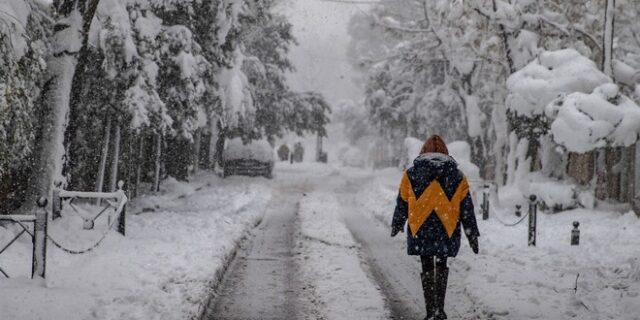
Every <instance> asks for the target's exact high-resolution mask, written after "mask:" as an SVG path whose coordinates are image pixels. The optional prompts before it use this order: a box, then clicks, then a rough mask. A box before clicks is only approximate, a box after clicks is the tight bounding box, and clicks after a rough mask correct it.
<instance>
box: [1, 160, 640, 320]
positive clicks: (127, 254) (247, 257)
mask: <svg viewBox="0 0 640 320" xmlns="http://www.w3.org/2000/svg"><path fill="white" fill-rule="evenodd" d="M275 173H276V176H275V178H274V179H273V180H266V179H263V178H256V179H252V178H246V177H231V178H229V179H226V180H221V179H219V178H217V177H215V176H212V175H203V176H202V177H200V179H196V181H195V182H192V183H191V184H183V183H177V182H175V181H174V182H167V183H165V187H166V188H168V189H167V190H166V191H165V193H164V194H161V195H157V196H151V197H148V198H144V197H143V198H139V199H137V200H136V202H135V203H132V207H131V209H132V210H131V211H130V212H132V213H131V215H130V217H129V220H128V228H129V229H128V231H130V233H128V235H127V237H121V236H119V235H117V234H113V235H110V236H109V237H108V238H107V240H106V242H105V244H104V245H103V246H102V247H100V248H99V249H97V250H96V251H94V252H91V253H90V254H88V255H84V256H67V255H65V254H63V253H62V252H59V251H56V250H55V249H52V250H50V252H49V262H50V264H49V265H48V267H49V269H48V278H47V280H46V281H45V282H38V281H32V280H28V279H27V278H25V277H22V278H20V277H17V278H16V279H9V280H0V295H1V296H2V297H3V299H1V300H0V319H3V320H4V319H21V320H22V319H54V320H55V319H61V320H62V319H65V320H66V319H72V320H73V319H78V320H81V319H82V320H84V319H132V320H134V319H135V320H138V319H158V320H164V319H167V320H169V319H186V318H190V319H204V320H211V319H274V318H275V319H364V318H366V319H390V318H393V319H419V318H422V317H423V316H424V309H423V298H422V290H421V285H420V282H419V272H420V270H419V269H420V264H419V261H418V259H417V258H416V257H410V256H407V255H406V244H405V242H406V239H405V235H404V234H400V235H399V236H398V237H396V238H390V237H389V233H390V229H389V221H390V219H391V214H392V211H393V206H394V199H395V197H396V195H397V180H398V179H399V176H400V174H401V172H400V171H399V170H398V169H385V170H377V171H370V170H360V169H354V168H344V167H333V166H331V165H322V164H311V163H303V164H294V165H290V164H288V163H287V164H284V163H281V164H278V166H277V167H276V172H275ZM472 187H473V186H472ZM145 208H150V209H151V211H148V210H147V211H146V213H141V214H136V213H137V212H141V211H145V210H143V209H145ZM498 216H499V217H500V219H501V220H504V221H507V222H511V221H513V220H515V217H514V216H513V212H511V210H510V209H508V208H501V207H500V206H495V207H492V215H491V218H490V219H489V220H487V221H483V220H479V221H478V223H479V228H480V231H481V234H482V236H481V239H480V254H478V255H474V254H473V253H471V250H470V249H469V248H468V246H467V244H466V240H463V241H464V242H463V245H462V248H461V250H460V253H459V255H458V257H456V258H455V259H450V260H449V267H450V269H451V274H450V277H449V289H448V291H447V296H446V310H447V313H448V314H449V316H450V319H505V320H506V319H553V320H555V319H568V318H578V319H594V320H595V319H624V320H638V319H640V309H639V305H638V304H637V301H638V297H640V258H639V257H640V237H638V236H637V230H640V220H639V219H638V218H637V217H636V216H635V214H634V213H626V214H620V213H617V212H607V211H596V210H584V209H579V210H572V211H566V212H562V213H559V214H545V213H541V214H540V215H539V217H538V226H539V229H538V246H537V247H527V244H526V233H527V231H526V225H525V224H524V223H523V224H521V225H518V226H516V227H505V226H504V225H502V224H500V223H499V222H498V220H497V219H496V218H497V217H498ZM70 217H71V216H70ZM69 219H71V218H69ZM573 220H580V222H581V223H582V224H581V230H582V239H581V243H580V246H579V247H574V246H570V245H569V241H568V236H569V231H570V228H571V222H572V221H573ZM80 222H81V221H80ZM258 222H260V223H259V224H257V223H258ZM77 223H78V221H75V220H69V223H65V222H64V221H62V222H59V221H58V222H55V223H53V225H52V228H51V230H52V232H53V234H54V235H56V236H57V237H62V239H63V240H64V241H65V243H68V244H69V245H75V246H81V245H83V244H85V243H90V242H91V241H89V240H91V239H92V238H90V237H92V236H95V235H94V234H93V233H92V232H88V231H83V230H81V227H78V226H76V224H77ZM247 230H250V231H249V232H248V233H247ZM0 231H2V232H0V240H5V241H6V238H7V237H8V236H10V235H11V234H10V233H9V231H11V230H10V229H7V230H4V229H3V230H0ZM612 235H615V236H612ZM243 238H244V240H241V239H243ZM238 242H240V244H241V245H240V250H239V251H238V253H237V254H236V255H235V258H231V256H232V254H233V252H235V248H236V247H237V244H238ZM29 248H30V247H29V243H26V241H24V243H19V244H17V245H16V248H15V249H12V250H13V251H9V252H7V253H5V254H8V256H3V260H1V261H0V262H1V264H2V266H3V267H4V268H6V270H8V271H10V273H11V274H12V275H13V274H17V275H20V272H23V273H24V272H25V271H24V270H25V268H20V263H23V264H24V261H28V260H27V258H28V253H29V250H28V249H29ZM230 260H231V263H229V261H230ZM227 266H228V267H227ZM225 267H227V269H226V271H224V270H225ZM578 275H579V278H578ZM212 286H213V287H214V289H215V290H213V291H214V292H213V293H211V290H210V288H211V287H212ZM32 299H36V300H37V301H39V302H38V304H35V305H34V304H32V303H30V301H32ZM207 301H208V302H207ZM199 315H202V317H199Z"/></svg>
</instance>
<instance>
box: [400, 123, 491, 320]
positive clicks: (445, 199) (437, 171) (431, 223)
mask: <svg viewBox="0 0 640 320" xmlns="http://www.w3.org/2000/svg"><path fill="white" fill-rule="evenodd" d="M407 220H408V227H407V231H408V232H407V253H408V254H409V255H418V256H420V260H421V262H422V273H421V274H420V277H421V280H422V290H423V293H424V300H425V307H426V310H427V316H426V318H425V319H429V320H440V319H447V315H446V313H445V312H444V299H445V294H446V291H447V280H448V276H449V268H448V267H447V258H448V257H455V256H456V255H457V254H458V250H459V249H460V238H461V236H460V224H461V223H462V228H463V230H464V233H465V235H466V236H467V239H468V240H469V245H470V246H471V248H472V250H473V252H474V253H476V254H477V253H478V237H479V236H480V232H479V231H478V226H477V224H476V218H475V214H474V211H473V202H472V201H471V195H470V193H469V184H468V183H467V179H466V178H465V176H464V174H463V173H462V172H461V171H460V170H459V169H458V165H457V163H456V161H455V160H454V159H453V158H452V157H450V156H449V151H448V149H447V145H446V144H445V143H444V141H443V140H442V138H441V137H440V136H438V135H433V136H431V137H429V139H427V141H426V142H425V143H424V145H423V146H422V149H421V151H420V155H419V156H418V157H417V158H416V159H415V160H414V161H413V166H412V167H410V168H409V169H407V170H406V171H405V173H404V174H403V176H402V181H401V182H400V192H399V194H398V199H397V203H396V208H395V212H394V214H393V221H392V225H391V236H392V237H393V236H395V235H397V234H398V232H401V231H403V229H404V224H405V222H407Z"/></svg>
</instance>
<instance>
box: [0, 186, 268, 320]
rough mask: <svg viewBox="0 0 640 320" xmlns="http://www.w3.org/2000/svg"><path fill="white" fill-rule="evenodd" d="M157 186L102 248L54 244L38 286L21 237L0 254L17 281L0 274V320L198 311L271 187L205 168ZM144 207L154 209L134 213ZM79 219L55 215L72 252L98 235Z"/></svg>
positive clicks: (176, 315)
mask: <svg viewBox="0 0 640 320" xmlns="http://www.w3.org/2000/svg"><path fill="white" fill-rule="evenodd" d="M251 181H256V180H255V179H253V180H251ZM194 186H200V187H201V188H198V190H196V189H195V187H194ZM163 188H164V192H163V194H161V195H158V196H147V197H140V198H138V199H136V200H134V201H133V203H132V204H131V206H130V207H129V208H128V212H129V213H130V214H129V216H128V218H127V236H126V237H122V236H120V235H119V234H117V233H116V232H111V233H109V235H108V236H107V238H106V240H105V241H104V242H103V243H102V245H101V246H100V247H98V248H97V249H96V250H94V251H92V252H89V253H87V254H84V255H79V256H71V255H68V254H66V253H63V252H61V251H60V250H58V249H57V248H55V247H53V246H51V245H50V246H49V250H48V257H47V279H46V281H44V282H40V281H34V280H30V279H29V278H28V275H29V273H30V254H31V246H30V243H29V241H27V238H26V237H23V240H21V241H20V242H19V243H17V244H15V245H14V247H12V248H11V249H9V251H8V252H6V253H4V254H3V255H2V256H1V257H0V265H1V266H2V268H3V269H4V270H6V271H7V272H8V273H9V274H10V275H12V276H14V277H15V278H12V279H1V280H0V296H1V297H2V299H1V300H0V310H1V316H0V318H2V319H21V320H22V319H65V320H67V319H69V320H71V319H83V320H84V319H186V318H189V317H194V316H196V317H197V316H198V315H199V312H200V311H201V308H202V307H203V305H204V304H205V303H206V302H207V301H206V299H207V297H208V295H209V290H210V285H211V282H212V281H215V280H216V279H217V278H218V277H220V276H221V275H222V271H223V267H224V266H225V265H226V263H227V261H228V259H229V257H230V255H231V254H232V252H233V251H234V250H235V248H236V246H237V243H238V241H239V240H240V239H241V238H242V236H243V235H244V234H245V232H246V230H247V229H248V228H251V227H252V226H254V225H255V224H256V223H257V222H258V221H259V220H260V219H261V217H262V215H263V214H264V210H265V208H266V205H267V203H268V201H269V199H270V197H271V190H270V189H269V188H268V187H267V186H265V185H264V184H261V183H251V184H249V183H247V180H246V179H243V178H236V177H233V178H230V179H226V180H221V179H218V178H217V177H215V176H213V175H210V174H204V175H202V176H200V177H198V178H197V179H196V181H194V182H192V183H191V184H183V183H178V182H175V181H168V182H167V183H164V185H163ZM142 208H155V211H152V212H145V213H142V214H139V215H136V214H133V213H138V212H141V211H142ZM70 216H71V215H70ZM77 222H78V221H74V219H73V218H67V219H63V221H56V222H54V223H53V224H50V234H51V235H52V236H54V237H55V238H57V240H59V241H60V242H62V243H63V244H65V245H67V246H69V247H71V248H81V247H85V246H87V245H90V244H92V240H93V239H95V237H96V233H99V232H98V231H97V230H96V231H86V230H82V228H81V224H80V226H78V223H77ZM96 228H98V227H96ZM11 234H13V231H12V230H11V229H9V230H7V229H4V228H0V243H5V242H7V241H9V240H10V239H11V238H10V236H11ZM18 275H22V276H20V277H19V276H18Z"/></svg>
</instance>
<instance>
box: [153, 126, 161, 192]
mask: <svg viewBox="0 0 640 320" xmlns="http://www.w3.org/2000/svg"><path fill="white" fill-rule="evenodd" d="M155 149H156V161H155V173H154V175H153V186H152V187H151V191H153V192H158V191H160V165H161V164H162V163H161V161H162V135H161V134H160V133H156V148H155Z"/></svg>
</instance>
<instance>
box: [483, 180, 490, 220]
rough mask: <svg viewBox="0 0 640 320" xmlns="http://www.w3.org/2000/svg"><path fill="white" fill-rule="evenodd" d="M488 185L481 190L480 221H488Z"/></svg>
mask: <svg viewBox="0 0 640 320" xmlns="http://www.w3.org/2000/svg"><path fill="white" fill-rule="evenodd" d="M489 187H490V186H489V184H485V185H484V189H483V190H482V220H489Z"/></svg>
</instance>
